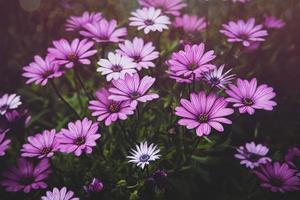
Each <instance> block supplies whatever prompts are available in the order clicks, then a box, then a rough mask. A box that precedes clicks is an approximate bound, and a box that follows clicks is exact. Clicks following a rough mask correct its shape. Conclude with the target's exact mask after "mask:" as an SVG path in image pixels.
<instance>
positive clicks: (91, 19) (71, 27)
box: [66, 12, 103, 31]
mask: <svg viewBox="0 0 300 200" xmlns="http://www.w3.org/2000/svg"><path fill="white" fill-rule="evenodd" d="M101 19H103V16H102V13H100V12H97V13H93V12H92V13H89V12H84V13H83V14H82V15H81V16H71V17H70V18H69V19H68V20H67V23H66V31H75V30H79V29H82V28H83V27H84V26H85V25H86V24H88V23H97V22H99V21H100V20H101Z"/></svg>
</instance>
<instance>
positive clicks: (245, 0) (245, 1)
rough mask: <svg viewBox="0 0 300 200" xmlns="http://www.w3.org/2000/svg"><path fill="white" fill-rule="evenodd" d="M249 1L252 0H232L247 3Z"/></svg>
mask: <svg viewBox="0 0 300 200" xmlns="http://www.w3.org/2000/svg"><path fill="white" fill-rule="evenodd" d="M248 1H250V0H232V2H234V3H237V2H238V3H247V2H248Z"/></svg>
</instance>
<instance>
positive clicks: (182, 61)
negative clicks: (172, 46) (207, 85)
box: [166, 43, 216, 78]
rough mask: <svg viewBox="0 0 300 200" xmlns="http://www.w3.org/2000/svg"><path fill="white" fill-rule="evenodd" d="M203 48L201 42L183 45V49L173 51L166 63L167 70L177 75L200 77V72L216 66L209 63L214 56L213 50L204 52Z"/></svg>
mask: <svg viewBox="0 0 300 200" xmlns="http://www.w3.org/2000/svg"><path fill="white" fill-rule="evenodd" d="M204 50H205V46H204V44H203V43H201V44H199V45H196V44H195V45H192V46H191V45H185V46H184V51H183V50H181V51H179V52H175V53H173V54H172V57H171V59H169V60H167V61H166V64H167V65H168V66H169V70H170V71H172V72H174V73H176V75H177V76H184V77H187V78H190V77H191V76H195V77H200V76H201V75H202V73H204V72H207V71H209V70H212V69H215V68H216V66H214V65H212V64H210V63H209V62H210V61H212V60H213V59H214V58H215V57H216V56H215V55H214V51H213V50H210V51H208V52H205V51H204Z"/></svg>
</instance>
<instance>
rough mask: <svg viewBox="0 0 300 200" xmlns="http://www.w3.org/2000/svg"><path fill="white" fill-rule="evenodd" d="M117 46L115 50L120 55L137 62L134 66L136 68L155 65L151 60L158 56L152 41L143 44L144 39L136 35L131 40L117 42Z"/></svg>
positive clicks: (146, 67)
mask: <svg viewBox="0 0 300 200" xmlns="http://www.w3.org/2000/svg"><path fill="white" fill-rule="evenodd" d="M119 48H120V49H117V50H116V52H117V53H118V54H120V55H122V56H128V57H129V58H132V59H133V61H134V62H135V63H136V64H137V66H136V68H137V69H138V70H141V69H142V68H145V69H148V68H149V67H155V65H154V63H153V62H152V61H153V60H155V59H156V58H158V56H159V53H158V51H155V47H154V46H153V45H152V42H148V43H146V44H145V43H144V40H143V39H142V38H138V37H135V38H134V39H133V41H130V40H125V42H124V44H119Z"/></svg>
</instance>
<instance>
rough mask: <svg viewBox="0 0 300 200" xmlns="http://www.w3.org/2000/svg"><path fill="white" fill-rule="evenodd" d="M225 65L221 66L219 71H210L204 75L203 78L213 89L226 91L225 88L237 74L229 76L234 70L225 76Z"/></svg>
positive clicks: (227, 72)
mask: <svg viewBox="0 0 300 200" xmlns="http://www.w3.org/2000/svg"><path fill="white" fill-rule="evenodd" d="M223 69H224V65H221V66H220V67H219V68H218V69H217V68H216V69H214V70H210V71H208V72H205V73H204V74H203V78H204V80H205V81H207V83H208V84H209V85H210V86H211V87H217V88H220V89H225V86H226V85H227V84H229V83H231V80H232V79H234V77H235V74H229V73H230V72H231V70H232V69H229V70H228V71H226V72H225V73H224V74H223Z"/></svg>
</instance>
